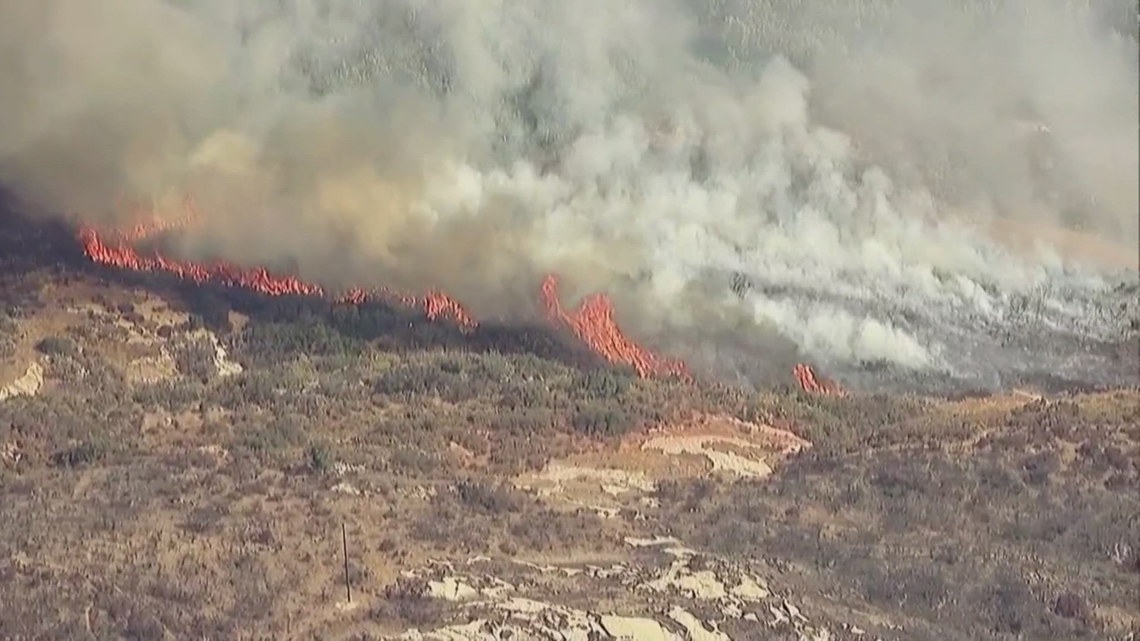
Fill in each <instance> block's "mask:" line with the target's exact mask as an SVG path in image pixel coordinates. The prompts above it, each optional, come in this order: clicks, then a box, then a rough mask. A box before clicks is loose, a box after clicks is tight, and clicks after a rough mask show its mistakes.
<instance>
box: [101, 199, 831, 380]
mask: <svg viewBox="0 0 1140 641" xmlns="http://www.w3.org/2000/svg"><path fill="white" fill-rule="evenodd" d="M197 217H198V216H197V211H196V209H195V208H194V204H193V201H192V200H189V199H188V200H187V201H186V213H185V214H184V215H182V216H179V217H177V218H173V219H162V218H157V217H155V218H153V219H152V220H149V221H144V222H140V223H138V224H135V225H133V226H131V227H129V228H126V229H123V230H119V231H117V232H113V233H111V234H107V237H106V238H104V237H103V236H102V235H100V234H99V233H98V232H96V231H95V230H94V229H92V228H90V227H82V228H80V230H79V241H80V243H81V244H82V246H83V251H84V252H85V253H86V255H87V256H88V258H90V259H91V260H92V261H93V262H95V263H98V264H100V265H104V266H107V267H114V268H118V269H126V270H133V271H148V272H164V273H168V274H173V275H174V276H176V277H178V278H181V279H184V280H189V281H192V282H195V283H202V284H204V283H214V284H219V285H225V286H229V287H236V288H242V289H247V290H250V291H254V292H258V293H260V294H264V295H267V296H288V295H300V296H324V295H325V291H324V289H323V288H322V287H321V286H320V285H317V284H314V283H309V282H306V281H303V280H301V279H299V278H296V277H294V276H278V275H274V274H271V273H269V271H268V270H266V269H265V268H244V267H240V266H238V265H234V264H231V263H226V262H221V261H218V262H212V263H198V262H192V261H184V260H177V259H172V258H167V257H165V256H162V255H161V254H158V253H153V254H150V255H142V254H140V253H139V252H138V251H136V250H135V249H134V248H133V247H132V244H133V243H136V242H139V241H141V240H145V239H146V238H148V237H151V236H154V235H155V234H158V233H162V232H165V231H170V230H173V229H179V228H184V227H187V226H189V225H191V224H193V223H194V222H195V221H196V220H197ZM557 289H558V279H557V277H556V276H554V275H549V276H547V277H546V278H545V279H544V280H543V283H542V289H541V299H542V304H543V306H544V307H545V309H546V314H547V318H548V320H549V321H550V322H551V323H553V324H555V325H560V326H564V327H566V328H568V329H569V330H570V331H571V332H573V333H574V335H575V336H577V337H578V339H579V340H581V341H582V342H584V343H585V344H586V345H587V346H588V347H589V348H590V349H592V350H594V351H595V352H596V353H597V354H599V355H601V356H602V357H603V358H605V359H606V360H608V361H610V362H611V363H616V364H621V365H629V366H631V367H633V368H634V369H635V370H636V371H637V373H638V374H639V375H640V376H642V377H650V376H674V377H678V378H680V379H682V380H686V381H688V380H691V375H690V373H689V370H688V368H687V367H686V366H685V364H684V363H683V362H681V361H679V360H675V359H669V358H666V357H663V356H661V355H658V354H655V353H653V352H652V351H650V350H648V349H646V348H644V347H642V346H640V345H638V344H637V343H635V342H634V341H632V340H631V339H630V338H628V337H627V336H626V335H625V334H624V333H623V332H622V331H621V329H620V328H619V327H618V324H617V322H616V321H615V320H614V305H613V301H612V300H610V298H609V297H608V296H606V295H604V294H594V295H592V296H589V297H587V298H586V299H585V300H584V301H582V304H581V305H580V306H579V307H578V309H577V310H575V311H567V310H565V309H564V308H563V307H562V303H561V301H560V300H559V298H558V291H557ZM334 300H335V302H337V303H339V304H346V305H360V304H363V303H366V302H368V301H372V300H383V301H386V302H389V303H396V304H399V305H403V306H405V307H408V308H412V309H420V310H422V311H423V312H424V315H425V316H426V317H427V318H428V319H429V320H433V321H434V320H441V319H446V320H450V321H451V322H453V323H455V324H456V325H458V326H459V328H460V330H462V331H465V332H470V331H473V330H474V329H475V328H477V327H478V322H477V321H476V320H475V318H474V317H472V316H471V314H470V313H469V312H468V311H467V310H466V309H464V308H463V306H462V305H460V304H459V303H458V302H457V301H455V300H454V299H453V298H451V297H450V296H448V295H447V294H445V293H443V292H440V291H429V292H427V293H426V294H424V295H422V296H415V295H411V294H406V293H403V292H396V291H394V290H391V289H388V288H379V289H374V290H365V289H360V288H353V289H350V290H348V291H345V292H343V293H342V294H341V295H340V296H338V297H337V298H335V299H334ZM793 374H794V376H795V378H796V380H797V381H798V382H799V384H800V387H802V388H803V389H804V391H806V392H810V393H816V394H827V395H845V394H846V392H844V390H843V389H842V388H840V387H839V386H838V385H837V384H835V383H834V382H831V381H823V380H821V379H819V378H818V377H817V376H816V374H815V372H814V371H813V370H812V368H811V367H810V366H808V365H804V364H800V365H796V367H795V370H794V371H793Z"/></svg>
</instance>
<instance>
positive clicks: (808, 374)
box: [792, 363, 847, 396]
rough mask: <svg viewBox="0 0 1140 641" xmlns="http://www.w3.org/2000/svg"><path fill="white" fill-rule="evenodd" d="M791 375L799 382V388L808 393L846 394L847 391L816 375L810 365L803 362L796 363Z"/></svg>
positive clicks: (825, 394) (833, 382)
mask: <svg viewBox="0 0 1140 641" xmlns="http://www.w3.org/2000/svg"><path fill="white" fill-rule="evenodd" d="M792 375H793V376H795V377H796V382H798V383H799V384H800V388H801V389H803V391H805V392H808V393H809V394H821V395H823V396H847V391H846V390H844V389H843V388H842V387H840V386H839V384H838V383H836V382H835V381H829V380H827V379H823V378H820V377H819V376H818V375H816V373H815V370H814V369H812V367H811V365H805V364H803V363H800V364H799V365H796V366H795V368H794V369H793V370H792Z"/></svg>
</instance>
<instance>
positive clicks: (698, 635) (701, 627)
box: [669, 605, 732, 641]
mask: <svg viewBox="0 0 1140 641" xmlns="http://www.w3.org/2000/svg"><path fill="white" fill-rule="evenodd" d="M669 618H670V619H673V620H674V621H676V622H677V625H679V626H681V627H682V628H684V629H685V632H686V633H687V634H688V635H689V641H732V639H731V638H729V636H728V635H727V634H725V633H723V632H721V631H720V630H716V629H713V630H709V629H708V628H707V627H705V624H704V623H703V622H702V621H701V620H700V619H698V618H697V617H695V616H693V614H692V613H691V612H689V611H688V610H686V609H684V608H682V607H681V606H678V605H675V606H673V607H672V608H670V610H669Z"/></svg>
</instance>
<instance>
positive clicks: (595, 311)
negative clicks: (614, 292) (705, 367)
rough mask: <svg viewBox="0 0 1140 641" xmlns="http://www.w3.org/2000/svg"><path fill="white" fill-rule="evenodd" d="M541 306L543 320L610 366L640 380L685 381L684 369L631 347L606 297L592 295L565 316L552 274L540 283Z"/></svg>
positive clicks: (639, 348) (682, 366) (555, 278)
mask: <svg viewBox="0 0 1140 641" xmlns="http://www.w3.org/2000/svg"><path fill="white" fill-rule="evenodd" d="M542 302H543V305H544V306H545V307H546V315H547V318H548V319H549V320H550V321H551V322H552V323H556V324H559V323H560V324H562V325H565V326H566V327H569V328H570V330H571V331H573V332H574V334H575V335H576V336H577V337H578V338H579V340H581V341H582V342H584V343H586V345H588V346H589V347H590V349H592V350H594V351H595V352H597V353H598V354H601V355H602V356H603V357H604V358H606V360H609V361H610V362H613V363H623V364H626V365H631V366H632V367H633V368H634V369H635V370H637V373H638V374H639V375H641V376H643V377H649V376H677V377H680V378H683V379H689V378H690V377H689V371H688V368H686V367H685V364H684V363H682V362H681V361H676V360H671V359H668V358H665V357H663V356H659V355H657V354H654V353H653V352H651V351H649V350H647V349H645V348H644V347H641V346H640V345H638V344H637V343H634V342H633V341H631V340H630V339H629V338H627V337H626V336H625V334H623V333H622V331H621V329H619V328H618V325H617V322H616V321H615V320H614V305H613V301H611V300H610V299H609V298H608V297H607V296H604V295H602V294H594V295H593V296H590V297H588V298H586V299H585V300H584V301H582V304H581V305H580V306H579V307H578V310H577V311H575V312H567V311H566V310H565V309H563V308H562V303H561V302H560V301H559V300H558V278H557V277H556V276H554V275H553V274H551V275H549V276H547V277H546V279H545V280H543V282H542Z"/></svg>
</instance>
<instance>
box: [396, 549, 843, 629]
mask: <svg viewBox="0 0 1140 641" xmlns="http://www.w3.org/2000/svg"><path fill="white" fill-rule="evenodd" d="M626 542H627V544H628V545H629V546H630V547H631V548H632V555H631V556H632V558H633V559H634V560H635V562H630V563H624V564H616V565H612V566H609V567H603V566H594V565H581V566H571V565H563V566H538V565H533V564H526V563H513V564H511V566H510V567H508V568H504V567H503V566H502V562H500V563H499V565H498V566H496V564H495V563H494V562H491V561H490V560H489V559H485V558H476V559H472V560H471V561H469V562H467V563H466V564H465V565H463V566H459V567H457V566H456V565H453V564H449V563H435V564H432V565H430V566H428V567H426V568H423V569H421V570H418V571H410V572H406V573H405V580H407V581H408V582H409V583H414V584H415V585H416V586H417V587H416V588H415V589H416V590H417V596H418V597H419V598H424V599H432V600H437V601H442V602H448V603H450V604H452V605H453V606H454V607H455V608H456V609H457V611H456V612H454V613H453V614H454V615H455V616H454V617H451V620H453V621H456V620H457V621H460V622H459V623H453V624H451V625H441V626H440V627H437V628H417V629H410V630H407V631H405V632H403V633H402V634H400V635H398V636H396V637H391V638H392V639H393V640H395V639H399V640H401V641H444V640H446V641H474V640H476V639H505V638H514V639H566V640H568V641H577V640H580V641H590V640H591V639H622V640H626V641H731V640H732V639H733V638H734V635H738V634H739V630H753V631H763V632H766V633H767V634H770V635H771V636H772V637H773V638H781V639H788V638H791V639H801V640H803V641H823V640H833V639H834V640H838V639H844V638H852V639H853V638H861V637H860V636H859V633H858V632H852V628H849V627H845V628H843V629H840V630H836V631H833V630H830V629H829V628H828V627H827V626H825V625H820V624H813V623H812V621H811V620H810V619H809V617H807V616H806V615H805V614H804V613H803V610H802V608H801V607H799V606H797V605H796V604H794V603H792V602H791V601H790V600H789V598H788V597H784V596H778V595H776V594H775V593H774V592H773V591H772V590H771V589H770V588H769V587H768V584H767V581H765V580H764V579H763V578H761V577H759V576H756V575H754V574H753V573H752V572H750V571H749V570H748V569H747V568H745V567H743V566H742V565H740V564H735V563H732V562H729V561H727V560H724V559H720V558H718V557H712V556H708V555H704V554H701V553H699V552H696V551H694V550H692V549H689V548H687V547H685V546H683V545H681V544H680V542H678V541H676V540H674V539H670V538H658V539H627V541H626ZM499 574H503V575H504V576H505V575H509V576H510V578H511V582H508V581H506V580H503V579H501V578H499V576H498V575H499ZM602 594H606V595H610V596H609V598H608V599H607V600H606V602H607V607H606V608H605V609H597V610H591V609H582V608H581V607H576V605H571V604H581V603H590V602H594V603H596V602H598V601H599V599H598V595H602ZM405 596H406V595H405ZM615 600H618V601H620V603H616V604H615ZM860 632H861V631H860Z"/></svg>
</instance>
